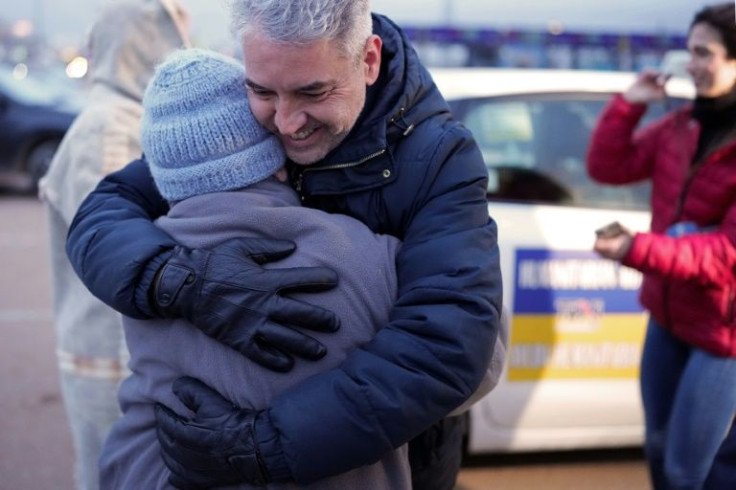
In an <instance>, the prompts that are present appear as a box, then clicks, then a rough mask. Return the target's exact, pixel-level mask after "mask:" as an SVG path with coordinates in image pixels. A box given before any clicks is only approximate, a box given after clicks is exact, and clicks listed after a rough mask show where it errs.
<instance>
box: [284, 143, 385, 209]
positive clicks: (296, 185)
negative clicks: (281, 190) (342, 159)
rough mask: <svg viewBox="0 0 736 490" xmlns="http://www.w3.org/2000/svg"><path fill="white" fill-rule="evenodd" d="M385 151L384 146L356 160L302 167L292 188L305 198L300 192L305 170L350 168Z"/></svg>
mask: <svg viewBox="0 0 736 490" xmlns="http://www.w3.org/2000/svg"><path fill="white" fill-rule="evenodd" d="M384 153H386V148H382V149H380V150H378V151H376V152H374V153H371V154H370V155H368V156H365V157H363V158H361V159H360V160H356V161H354V162H347V163H336V164H334V165H327V166H324V167H307V168H304V169H302V170H301V171H300V172H299V175H298V176H297V178H296V182H295V183H294V189H295V190H296V192H297V193H298V194H299V197H300V198H301V200H302V201H303V200H304V199H305V197H304V194H303V193H302V184H303V183H304V174H305V173H307V172H319V171H323V170H340V169H343V168H351V167H357V166H358V165H363V164H364V163H365V162H367V161H369V160H372V159H374V158H376V157H379V156H381V155H383V154H384Z"/></svg>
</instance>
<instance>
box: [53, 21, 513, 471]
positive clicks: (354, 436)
mask: <svg viewBox="0 0 736 490" xmlns="http://www.w3.org/2000/svg"><path fill="white" fill-rule="evenodd" d="M374 31H375V33H376V34H378V35H380V36H381V38H382V39H383V43H384V45H383V52H382V58H383V59H382V67H381V76H380V77H379V80H378V81H377V83H376V84H374V85H373V86H372V87H370V89H369V90H368V95H367V102H366V108H365V109H364V111H363V113H362V114H361V115H360V118H359V120H358V122H357V124H356V126H355V128H354V129H353V131H352V132H351V133H350V135H348V137H347V139H346V140H345V141H344V142H343V143H342V144H341V145H340V146H339V147H338V148H337V149H335V150H333V151H332V152H331V153H330V154H329V155H327V157H326V158H325V159H324V160H323V161H321V162H318V163H316V164H314V165H312V166H309V167H294V168H292V172H291V176H292V179H293V183H294V186H295V188H296V189H297V191H298V192H299V193H300V195H301V196H302V199H303V201H304V204H305V205H307V206H312V207H317V208H320V209H323V210H325V211H328V212H334V213H343V214H347V215H350V216H353V217H355V218H357V219H359V220H360V221H362V222H364V223H365V224H366V225H368V227H370V228H371V229H372V230H373V231H375V232H378V233H386V234H391V235H394V236H396V237H398V238H399V239H401V240H402V241H403V246H402V249H401V252H400V254H399V256H398V257H397V262H396V267H397V273H398V280H399V292H398V299H397V302H396V304H395V306H394V308H393V310H392V312H391V315H390V322H389V325H387V326H386V327H385V328H383V329H382V330H381V331H380V332H379V333H378V334H377V335H376V337H375V338H374V339H373V340H372V341H371V342H370V343H368V344H366V345H365V346H363V347H362V348H359V349H357V350H355V351H354V352H352V353H351V354H350V355H349V356H348V358H347V359H346V360H345V361H344V362H343V364H342V365H341V366H340V367H339V368H336V369H333V370H331V371H327V372H325V373H322V374H319V375H317V376H315V377H313V378H310V379H309V380H307V381H306V382H304V383H302V384H301V385H299V386H297V387H296V388H293V389H291V390H289V391H287V392H286V393H284V394H283V395H281V396H279V397H277V398H275V399H274V400H273V402H272V404H271V407H270V408H269V409H268V410H267V412H266V413H265V416H263V417H260V418H259V424H260V425H259V426H258V439H259V440H260V441H261V447H260V450H261V453H262V456H263V458H264V460H265V462H266V465H267V467H268V468H269V469H270V470H271V471H272V476H274V477H275V478H277V479H281V478H283V477H288V476H291V477H292V478H293V479H294V480H295V481H296V482H298V483H303V484H305V483H309V482H312V481H314V480H317V479H319V478H322V477H325V476H328V475H333V474H337V473H341V472H344V471H347V470H349V469H352V468H355V467H358V466H361V465H364V464H368V463H372V462H375V461H377V460H378V459H379V458H380V457H381V456H382V455H383V454H384V453H385V452H386V451H389V450H391V449H393V448H396V447H398V446H399V445H401V444H403V443H406V442H407V441H409V440H410V439H412V438H413V437H415V436H417V435H418V434H419V433H421V432H422V431H423V430H425V429H426V428H428V427H429V426H430V425H432V424H433V423H435V422H437V421H439V420H440V419H442V418H443V417H444V416H446V415H447V414H448V413H449V412H450V411H452V410H453V409H454V408H456V407H458V406H459V405H460V404H462V402H463V401H465V399H467V398H468V397H469V396H470V395H471V394H472V393H473V392H474V391H475V389H476V388H477V387H478V385H479V384H480V381H481V379H482V378H483V375H484V373H485V372H486V370H487V368H488V365H489V361H490V356H491V352H492V350H493V345H494V343H495V341H496V336H497V333H498V330H499V328H500V311H501V296H502V288H501V271H500V264H499V250H498V244H497V229H496V225H495V223H494V221H493V220H492V219H490V218H489V216H488V208H487V202H486V185H487V171H486V168H485V165H484V163H483V159H482V156H481V153H480V151H479V149H478V147H477V145H476V143H475V141H474V139H473V136H472V134H471V133H470V132H469V131H468V130H467V129H466V128H464V127H463V126H462V125H461V124H459V123H458V122H457V121H455V120H453V118H452V116H451V114H450V111H449V108H448V106H447V103H446V102H445V100H444V99H443V98H442V96H441V95H440V93H439V91H438V89H437V87H436V86H435V85H434V83H433V81H432V79H431V76H430V75H429V73H428V71H427V70H426V69H425V68H424V67H423V66H422V65H421V63H420V62H419V59H418V57H417V55H416V53H415V52H414V51H413V49H412V48H411V47H410V45H409V42H408V40H407V39H406V38H405V37H404V35H403V33H402V32H401V31H400V29H399V28H398V27H397V26H396V25H395V24H393V23H392V22H391V21H390V20H388V19H387V18H385V17H382V16H378V15H376V16H374ZM167 209H168V206H167V204H166V202H165V201H164V200H163V199H162V198H161V196H160V195H159V194H158V191H157V190H156V188H155V186H154V184H153V181H152V178H151V176H150V173H149V171H148V167H147V164H146V163H145V160H138V161H136V162H133V163H131V164H130V165H128V166H127V167H126V168H125V169H123V170H121V171H119V172H117V173H115V174H111V175H109V176H108V177H106V178H105V179H104V180H103V181H102V182H101V183H100V185H99V186H98V188H97V189H96V190H95V191H94V192H93V193H92V194H90V196H89V197H88V198H87V199H86V201H85V202H84V203H83V204H82V206H81V207H80V210H79V212H78V214H77V216H76V218H75V220H74V222H73V223H72V227H71V232H70V235H69V239H68V242H67V251H68V253H69V256H70V258H71V261H72V263H73V265H74V267H75V269H76V270H77V272H78V274H80V276H81V277H82V279H83V281H84V282H85V284H86V285H87V286H88V287H89V288H90V290H91V291H92V292H93V293H94V294H95V295H97V296H98V297H100V298H101V299H102V300H103V301H105V302H106V303H108V304H109V305H111V306H113V307H114V308H116V309H117V310H119V311H121V312H123V313H125V314H127V315H129V316H133V317H139V318H146V317H150V316H152V315H151V313H152V312H151V311H150V309H149V308H150V307H149V306H148V303H147V298H146V294H145V291H141V292H137V291H136V284H138V283H141V282H144V283H150V282H146V281H141V277H140V276H141V275H142V274H146V271H147V270H148V271H152V270H155V267H151V265H152V264H154V265H155V263H156V262H157V261H160V262H163V261H164V260H166V258H167V255H166V251H167V250H170V249H171V248H172V247H173V246H175V245H176V243H175V242H174V241H173V240H172V239H171V238H170V237H169V236H167V235H166V234H165V233H163V232H162V231H161V230H159V229H158V228H157V227H156V226H154V225H153V223H152V222H151V221H152V220H153V219H154V218H156V217H158V216H160V215H162V214H164V213H165V212H166V211H167ZM295 253H299V252H298V250H297V252H295ZM152 261H153V262H152ZM147 266H148V267H147ZM343 328H350V325H343Z"/></svg>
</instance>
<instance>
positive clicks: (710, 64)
mask: <svg viewBox="0 0 736 490" xmlns="http://www.w3.org/2000/svg"><path fill="white" fill-rule="evenodd" d="M687 49H688V51H689V52H690V62H689V63H688V64H687V71H688V73H690V76H691V77H692V78H693V82H694V83H695V91H696V92H697V94H698V95H699V96H700V97H718V96H720V95H724V94H726V93H728V92H730V91H731V89H732V88H733V86H734V83H736V59H734V58H729V57H728V51H726V46H725V45H724V44H723V40H722V39H721V35H720V33H719V32H718V30H716V29H715V28H713V27H711V26H710V24H707V23H705V22H700V23H698V24H695V25H694V26H693V28H692V29H691V30H690V35H689V36H688V39H687Z"/></svg>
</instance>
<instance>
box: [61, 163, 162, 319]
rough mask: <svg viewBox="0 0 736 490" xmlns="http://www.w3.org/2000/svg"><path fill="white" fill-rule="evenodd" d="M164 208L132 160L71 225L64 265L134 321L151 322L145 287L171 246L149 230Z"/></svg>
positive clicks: (143, 167)
mask: <svg viewBox="0 0 736 490" xmlns="http://www.w3.org/2000/svg"><path fill="white" fill-rule="evenodd" d="M167 211H168V204H167V203H166V201H165V200H164V199H163V198H162V197H161V195H160V194H159V192H158V189H156V186H155V185H154V183H153V179H152V177H151V174H150V171H149V169H148V165H147V164H146V162H145V161H144V160H136V161H134V162H132V163H130V164H128V165H127V166H126V167H124V168H123V169H121V170H119V171H117V172H114V173H112V174H110V175H108V176H107V177H105V178H104V179H103V180H102V181H101V182H100V183H99V185H98V186H97V187H96V188H95V190H94V191H93V192H92V193H91V194H90V195H89V196H87V198H86V199H85V200H84V202H82V205H81V206H80V207H79V210H78V211H77V214H76V216H75V217H74V220H73V221H72V224H71V227H70V230H69V235H68V237H67V242H66V251H67V255H68V256H69V260H70V261H71V263H72V266H73V267H74V270H75V271H76V273H77V275H78V276H79V277H80V278H81V280H82V282H83V283H84V284H85V286H87V288H88V289H89V290H90V291H91V292H92V294H94V295H95V296H97V297H98V298H99V299H100V300H102V301H103V302H104V303H106V304H108V305H109V306H111V307H112V308H114V309H116V310H118V311H120V312H121V313H123V314H125V315H128V316H131V317H134V318H151V317H153V316H154V315H153V312H152V311H151V309H150V306H149V304H148V296H147V289H148V288H147V287H140V288H138V287H137V286H138V285H147V284H150V283H151V281H152V279H153V275H154V274H155V271H156V270H158V266H159V265H160V264H161V263H163V262H164V261H165V259H166V257H167V255H168V251H169V250H171V248H173V247H174V246H175V245H176V242H175V241H174V240H173V239H172V238H171V237H170V236H169V235H167V234H166V233H164V232H163V231H161V230H160V229H159V228H158V227H156V226H155V225H154V224H153V220H154V219H156V218H157V217H159V216H161V215H163V214H165V213H166V212H167Z"/></svg>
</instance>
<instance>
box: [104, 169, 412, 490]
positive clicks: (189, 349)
mask: <svg viewBox="0 0 736 490" xmlns="http://www.w3.org/2000/svg"><path fill="white" fill-rule="evenodd" d="M157 224H158V226H160V227H161V228H162V229H163V230H164V231H166V232H167V233H169V234H171V236H172V237H173V238H174V239H175V240H177V241H179V243H181V244H182V245H184V246H187V247H192V248H207V247H211V246H213V245H215V244H217V243H220V242H222V241H224V240H226V239H228V238H233V237H237V236H258V237H269V238H280V239H290V240H293V241H294V242H295V243H296V244H297V250H296V252H295V253H294V254H293V255H292V256H290V257H287V258H285V259H283V260H281V261H278V262H275V263H273V264H267V266H266V267H279V268H282V267H302V266H327V267H331V268H333V269H334V270H335V271H336V272H337V273H338V276H339V278H340V283H339V286H338V287H337V288H335V289H333V290H331V291H327V292H323V293H319V294H310V295H302V296H301V297H300V296H299V295H294V297H296V298H299V299H303V300H304V301H308V302H311V303H314V304H318V305H319V306H322V307H324V308H328V309H330V310H332V311H334V312H335V313H336V314H337V315H338V317H339V318H340V320H341V324H342V328H341V329H340V330H339V331H338V332H336V333H333V334H320V333H315V334H314V337H315V338H317V339H318V340H320V341H321V342H323V343H324V344H325V346H326V347H327V352H328V354H327V356H326V357H325V358H323V359H322V360H320V361H318V362H305V361H299V360H297V364H296V366H295V368H294V369H293V371H291V372H290V373H287V374H281V373H274V372H272V371H269V370H267V369H264V368H262V367H260V366H258V365H256V364H254V363H253V362H251V361H248V360H247V359H246V358H245V357H243V356H241V355H240V354H239V353H237V352H235V351H234V350H231V349H230V348H228V347H226V346H224V345H222V344H220V343H218V342H217V341H215V340H213V339H211V338H209V337H207V336H206V335H204V334H203V333H202V332H200V331H199V330H197V329H196V328H195V327H194V326H192V325H190V324H188V323H186V322H185V321H182V320H149V321H141V320H133V319H130V318H125V319H124V328H125V334H126V340H127V342H128V347H129V349H130V353H131V361H130V368H131V370H132V372H133V374H132V375H131V377H130V378H129V379H127V380H126V381H125V382H124V383H123V386H122V388H121V391H120V402H121V407H122V409H123V412H124V415H123V418H122V419H121V420H120V421H119V422H118V423H117V424H116V425H115V426H114V427H113V430H112V432H111V435H110V437H109V438H108V440H107V443H106V445H105V448H104V450H103V454H102V458H101V471H102V473H101V484H102V487H103V488H106V489H130V488H146V489H163V488H171V486H170V485H169V484H168V482H167V479H168V476H169V472H168V470H167V468H166V466H165V465H164V463H163V460H162V459H161V457H160V456H159V446H158V441H157V439H156V433H155V418H154V411H153V406H154V402H157V401H158V402H161V403H164V404H166V405H168V406H169V407H171V408H172V409H174V410H175V411H177V412H178V413H180V414H182V415H191V414H189V412H188V409H187V408H186V407H185V406H184V405H183V404H182V403H181V402H180V401H179V400H178V399H177V398H176V397H175V396H174V395H173V393H172V392H171V385H172V383H173V381H174V380H176V379H177V378H179V377H180V376H185V375H188V376H193V377H196V378H199V379H200V380H202V381H203V382H204V383H206V384H208V385H209V386H211V387H212V388H214V389H215V390H217V391H218V392H219V393H220V394H222V395H223V396H225V397H226V398H228V399H230V400H231V401H233V402H234V403H235V404H237V405H239V406H241V407H245V408H255V409H263V408H266V407H267V406H268V404H269V400H270V399H271V398H272V397H273V396H275V395H277V394H279V393H281V392H283V391H285V390H286V389H287V388H289V387H290V386H293V385H295V384H297V383H299V382H300V381H302V380H304V379H306V378H307V377H309V376H311V375H313V374H315V373H318V372H321V371H324V370H327V369H330V368H332V367H335V366H337V365H338V364H340V362H341V361H342V360H343V359H344V358H345V357H346V354H347V352H348V351H350V350H351V349H352V348H353V347H355V346H357V345H360V344H363V343H366V342H367V341H368V340H370V339H371V338H372V337H373V335H374V334H375V333H376V328H377V327H376V326H378V325H386V324H387V323H388V313H389V310H390V308H391V306H392V304H393V302H394V300H395V298H396V290H397V282H396V281H397V280H396V271H395V264H394V259H395V256H396V253H397V251H398V248H399V241H398V240H397V239H396V238H393V237H389V236H386V235H376V234H374V233H373V232H371V231H370V230H369V229H368V228H367V227H366V226H365V225H363V224H362V223H360V222H359V221H357V220H355V219H352V218H349V217H347V216H343V215H331V214H327V213H325V212H322V211H319V210H315V209H309V208H303V207H301V206H300V202H299V199H298V197H297V195H296V193H295V192H294V191H293V190H292V189H291V188H290V187H288V186H287V185H285V184H282V183H279V182H277V181H276V180H275V179H273V178H270V179H267V180H266V181H263V182H260V183H258V184H255V185H253V186H250V187H248V188H247V189H244V190H240V191H235V192H223V193H214V194H207V195H203V196H197V197H193V198H190V199H186V200H184V201H182V202H180V203H178V204H176V205H174V206H173V207H172V209H171V211H170V212H169V214H168V215H167V216H166V217H163V218H161V219H159V220H158V221H157ZM311 334H312V333H310V335H311ZM355 443H356V444H360V441H355ZM239 488H249V487H247V486H243V487H239ZM269 488H278V489H286V488H312V489H335V490H344V489H351V490H360V489H365V490H375V489H379V488H380V489H386V490H388V489H396V490H404V489H406V490H409V489H410V488H411V474H410V468H409V464H408V460H407V449H406V446H402V447H400V448H399V449H397V450H395V451H393V452H390V453H388V454H386V455H385V456H384V457H383V459H381V460H380V461H379V462H377V463H375V464H372V465H369V466H364V467H362V468H358V469H355V470H353V471H350V472H348V473H344V474H342V475H338V476H335V477H332V478H327V479H324V480H320V481H317V482H315V483H313V484H311V485H309V486H308V487H297V486H296V485H289V484H287V485H272V486H270V487H269Z"/></svg>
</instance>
